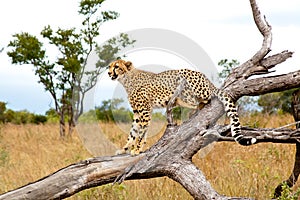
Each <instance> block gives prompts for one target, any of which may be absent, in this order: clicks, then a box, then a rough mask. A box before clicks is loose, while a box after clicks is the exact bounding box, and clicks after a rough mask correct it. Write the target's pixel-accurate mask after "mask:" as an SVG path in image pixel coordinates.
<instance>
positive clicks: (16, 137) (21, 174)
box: [0, 115, 300, 200]
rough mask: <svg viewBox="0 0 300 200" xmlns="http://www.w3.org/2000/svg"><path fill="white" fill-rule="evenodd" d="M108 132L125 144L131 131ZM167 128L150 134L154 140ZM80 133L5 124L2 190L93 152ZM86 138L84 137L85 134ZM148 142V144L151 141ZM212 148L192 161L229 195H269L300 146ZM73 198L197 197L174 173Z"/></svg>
mask: <svg viewBox="0 0 300 200" xmlns="http://www.w3.org/2000/svg"><path fill="white" fill-rule="evenodd" d="M292 122H293V118H292V117H291V116H290V115H280V116H262V115H257V116H252V117H245V118H243V119H242V124H248V125H251V126H259V127H279V126H283V125H285V124H288V123H292ZM101 127H102V129H103V130H104V129H105V131H104V132H105V133H106V134H107V137H108V138H109V139H110V140H111V141H113V142H114V143H115V144H116V146H119V147H121V146H122V144H124V141H125V140H126V135H124V134H120V130H119V129H116V128H115V126H114V125H113V124H101ZM161 134H162V131H161V132H160V133H159V134H158V135H157V136H153V137H151V138H150V139H149V140H148V143H149V146H150V145H152V144H153V143H154V142H155V141H156V140H158V139H159V137H160V136H161ZM79 138H80V137H79V136H78V135H77V133H74V135H73V136H72V137H69V138H66V139H64V140H62V139H61V138H60V137H59V132H58V125H55V124H46V125H10V124H6V125H1V126H0V193H4V192H6V191H8V190H12V189H14V188H17V187H20V186H22V185H24V184H27V183H29V182H32V181H35V180H37V179H39V178H42V177H44V176H46V175H48V174H50V173H52V172H55V171H57V170H58V169H60V168H62V167H64V166H66V165H69V164H71V163H74V162H77V161H80V160H83V159H86V158H89V157H92V156H93V155H91V153H89V151H87V150H86V148H85V147H84V146H83V145H82V144H83V143H82V142H81V140H80V139H79ZM81 138H82V137H81ZM149 146H148V147H149ZM209 149H210V150H209V151H208V153H206V154H204V153H203V152H201V151H200V152H199V153H198V154H196V155H195V156H194V157H193V162H194V163H195V164H196V165H197V166H198V167H199V168H200V169H201V170H202V171H203V173H204V174H205V176H206V177H207V179H208V180H209V181H210V183H211V184H212V186H213V187H214V188H215V189H216V190H217V191H218V192H219V193H221V194H224V195H228V196H248V197H253V198H255V199H270V197H271V195H272V193H273V191H274V188H275V187H276V186H277V184H279V183H280V182H281V181H283V180H285V179H287V178H288V176H289V175H290V173H291V170H292V167H293V164H294V163H293V162H294V160H293V159H294V155H295V147H294V145H289V144H272V143H267V144H257V145H254V146H251V147H243V146H240V145H237V144H235V143H232V142H230V143H229V142H218V143H215V144H213V145H211V146H210V148H209ZM299 186H300V185H299V183H298V184H297V185H296V186H295V188H297V187H299ZM69 199H78V200H79V199H80V200H81V199H192V198H191V197H190V195H189V194H188V193H187V192H186V191H185V190H184V189H183V188H182V187H181V186H180V185H179V184H178V183H176V182H174V181H172V180H171V179H169V178H166V177H163V178H154V179H149V180H135V181H125V182H124V183H123V184H121V185H105V186H101V187H97V188H92V189H89V190H85V191H82V192H80V193H78V194H76V195H74V196H73V197H70V198H69Z"/></svg>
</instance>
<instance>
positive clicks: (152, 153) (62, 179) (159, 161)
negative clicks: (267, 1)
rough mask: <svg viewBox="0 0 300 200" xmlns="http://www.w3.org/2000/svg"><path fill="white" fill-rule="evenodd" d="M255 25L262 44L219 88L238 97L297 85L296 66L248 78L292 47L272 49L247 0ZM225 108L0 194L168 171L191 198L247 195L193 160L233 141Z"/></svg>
mask: <svg viewBox="0 0 300 200" xmlns="http://www.w3.org/2000/svg"><path fill="white" fill-rule="evenodd" d="M250 5H251V8H252V13H253V18H254V21H255V24H256V26H257V28H258V30H259V31H260V33H261V34H262V36H263V43H262V47H261V48H260V49H259V50H258V51H257V53H256V54H255V55H253V56H252V57H251V58H250V59H249V60H248V61H246V62H245V63H243V64H242V65H241V66H239V67H237V68H235V69H234V71H233V72H232V73H231V74H230V75H229V77H228V78H227V79H226V81H225V84H224V86H223V89H224V90H225V91H226V92H227V93H228V94H229V95H230V96H231V97H232V98H233V99H234V100H237V99H238V98H240V97H241V96H244V95H259V94H265V93H268V92H272V91H282V90H285V89H291V88H297V87H300V71H296V72H291V73H288V74H284V75H279V76H271V77H260V78H254V79H249V78H250V77H251V76H253V75H263V74H268V73H271V71H269V69H271V68H273V67H274V66H276V65H277V64H279V63H282V62H284V61H285V60H286V59H288V58H289V57H291V56H292V54H293V53H292V52H289V51H282V52H281V53H278V54H274V55H272V56H269V57H266V56H267V55H268V54H269V52H270V51H271V43H272V33H271V26H270V25H269V24H268V23H267V21H266V20H265V19H264V18H263V17H262V16H261V14H260V11H259V9H258V6H257V4H256V2H255V0H250ZM223 113H224V108H223V105H222V104H221V102H219V101H218V100H217V99H216V98H214V99H212V100H211V103H210V104H208V105H206V106H205V107H204V108H203V109H202V110H200V111H197V113H195V114H194V115H193V116H192V117H191V118H190V119H189V120H187V121H186V122H184V123H183V124H182V125H180V126H176V127H168V128H167V129H166V131H165V133H164V135H163V136H162V137H161V138H160V139H159V141H158V142H157V143H156V144H154V145H153V146H152V147H151V148H150V149H148V150H147V151H145V152H144V153H142V154H140V155H138V156H134V157H132V156H129V155H118V156H111V157H100V158H92V159H88V160H85V161H82V162H80V163H76V164H73V165H70V166H68V167H66V168H63V169H61V170H59V171H57V172H55V173H53V174H51V175H49V176H47V177H45V178H43V179H41V180H39V181H37V182H34V183H31V184H28V185H26V186H23V187H21V188H19V189H16V190H13V191H10V192H8V193H5V194H2V195H0V199H17V198H24V199H60V198H65V197H68V196H71V195H73V194H75V193H77V192H79V191H81V190H84V189H87V188H91V187H95V186H100V185H103V184H107V183H113V182H118V183H121V182H122V181H124V180H125V179H126V180H130V179H145V178H153V177H161V176H167V177H169V178H171V179H173V180H175V181H177V182H179V183H180V184H181V185H182V186H183V187H184V188H185V189H186V190H187V191H188V192H189V193H190V194H191V195H192V196H193V197H194V198H195V199H249V198H234V197H225V196H222V195H220V194H218V193H217V192H216V191H215V190H214V189H213V188H212V187H211V185H210V183H209V182H208V181H207V180H206V178H205V177H204V175H203V173H202V172H201V170H200V169H198V168H197V167H196V166H195V165H194V164H193V163H192V161H191V160H192V156H193V155H194V154H195V153H197V152H198V151H199V149H201V148H203V147H204V146H206V145H207V144H208V143H210V142H212V141H233V138H232V137H230V136H226V135H227V133H228V132H229V127H228V126H218V125H215V123H216V121H217V120H218V119H219V118H220V117H221V116H222V115H223ZM242 134H245V135H249V136H250V135H251V136H255V137H256V138H257V139H258V142H279V143H295V142H296V141H297V140H299V137H300V132H299V130H292V129H286V128H280V129H276V128H273V129H262V128H258V129H251V128H247V127H243V128H242Z"/></svg>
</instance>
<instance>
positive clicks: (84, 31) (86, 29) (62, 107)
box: [7, 0, 135, 136]
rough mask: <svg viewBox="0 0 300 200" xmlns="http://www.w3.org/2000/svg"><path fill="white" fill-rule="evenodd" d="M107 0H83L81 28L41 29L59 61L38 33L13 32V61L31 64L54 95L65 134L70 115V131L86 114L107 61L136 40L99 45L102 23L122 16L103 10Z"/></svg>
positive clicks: (124, 38) (120, 38)
mask: <svg viewBox="0 0 300 200" xmlns="http://www.w3.org/2000/svg"><path fill="white" fill-rule="evenodd" d="M103 2H104V0H82V1H81V2H80V4H79V11H78V13H79V15H82V16H83V17H84V20H83V21H82V23H81V25H79V26H78V27H80V28H75V27H73V28H68V29H63V28H58V29H57V30H53V29H52V28H51V26H50V25H48V26H45V28H44V29H43V30H42V31H41V36H42V38H43V41H44V42H47V43H49V45H51V46H54V47H56V50H57V56H56V59H55V60H51V59H50V58H49V57H48V54H47V52H48V51H49V50H48V47H46V46H45V45H44V43H43V42H42V41H41V40H40V39H39V38H38V37H37V36H34V35H31V34H30V33H27V32H22V33H17V34H14V35H13V40H12V41H10V43H9V44H8V47H9V48H10V51H8V53H7V54H8V56H9V57H11V59H12V63H13V64H19V65H23V64H30V65H33V66H34V72H35V74H36V76H38V78H39V80H38V82H39V83H41V84H43V86H44V89H45V90H46V91H47V92H49V93H50V94H51V96H52V98H53V102H54V106H55V110H56V112H57V114H58V115H59V116H60V130H61V131H60V134H61V136H64V135H65V120H66V118H68V124H69V133H71V132H72V130H73V128H74V127H75V125H76V123H77V120H78V118H79V116H80V115H81V114H82V113H83V101H84V98H85V95H86V93H87V92H88V91H90V90H91V89H92V88H93V87H94V86H95V85H96V83H97V77H98V76H99V74H100V73H101V72H103V69H105V68H106V67H107V63H109V62H111V61H112V60H113V59H115V58H116V57H117V53H118V52H119V51H120V50H121V49H122V48H124V47H125V46H127V45H131V44H133V43H134V42H135V41H134V40H131V39H129V37H128V36H127V35H126V34H121V35H120V36H118V37H115V38H112V39H110V40H108V41H107V42H106V43H105V44H104V45H103V46H99V45H98V44H97V42H96V38H97V37H98V36H99V35H100V26H101V25H102V24H103V23H105V22H108V21H111V20H114V19H116V18H117V17H118V16H119V13H117V12H115V11H101V9H100V8H101V5H102V3H103ZM94 50H95V51H97V52H98V55H99V57H100V58H99V62H98V64H97V65H96V66H95V68H93V69H88V67H87V62H88V58H89V56H90V55H91V53H92V52H93V51H94Z"/></svg>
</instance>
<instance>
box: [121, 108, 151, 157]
mask: <svg viewBox="0 0 300 200" xmlns="http://www.w3.org/2000/svg"><path fill="white" fill-rule="evenodd" d="M139 105H142V106H140V108H136V107H135V106H132V107H133V122H132V126H131V130H130V133H129V136H128V139H127V143H126V145H125V146H124V147H123V149H122V150H121V151H119V152H117V153H119V154H123V153H126V152H128V151H130V154H131V155H138V154H139V153H140V152H141V150H142V148H143V146H144V144H145V143H146V134H147V131H148V127H149V124H150V120H151V106H149V105H148V104H147V105H143V104H139Z"/></svg>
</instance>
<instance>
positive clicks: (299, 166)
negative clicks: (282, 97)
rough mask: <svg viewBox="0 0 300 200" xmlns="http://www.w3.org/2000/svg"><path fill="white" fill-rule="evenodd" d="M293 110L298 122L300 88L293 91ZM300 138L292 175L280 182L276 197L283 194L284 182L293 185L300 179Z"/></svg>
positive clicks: (299, 119) (297, 126) (299, 118)
mask: <svg viewBox="0 0 300 200" xmlns="http://www.w3.org/2000/svg"><path fill="white" fill-rule="evenodd" d="M292 110H293V116H294V119H295V121H296V122H299V121H300V89H298V90H296V91H295V92H293V99H292ZM296 128H297V129H300V124H299V123H297V124H296ZM299 141H300V138H299V139H297V140H296V142H295V143H296V154H295V163H294V168H293V172H292V173H291V175H290V177H289V178H288V179H287V180H285V181H283V182H282V183H280V184H279V185H278V186H277V187H276V189H275V193H274V197H275V198H277V197H279V196H280V195H281V192H282V186H283V185H284V183H286V184H287V185H288V186H289V187H293V186H294V185H295V183H296V182H297V180H298V177H299V174H300V142H299Z"/></svg>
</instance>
